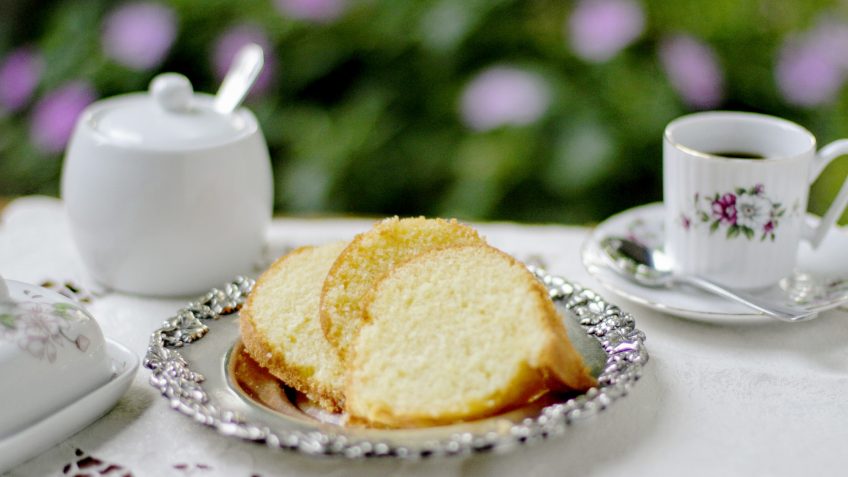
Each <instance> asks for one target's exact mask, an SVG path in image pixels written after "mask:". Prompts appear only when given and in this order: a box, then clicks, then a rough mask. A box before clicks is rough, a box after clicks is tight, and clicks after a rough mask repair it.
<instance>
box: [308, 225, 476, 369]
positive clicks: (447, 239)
mask: <svg viewBox="0 0 848 477" xmlns="http://www.w3.org/2000/svg"><path fill="white" fill-rule="evenodd" d="M483 244H485V241H484V240H483V239H482V238H481V237H480V236H479V235H478V234H477V232H476V231H475V230H474V229H472V228H471V227H468V226H466V225H462V224H460V223H458V222H457V221H456V220H443V219H426V218H424V217H416V218H404V219H399V218H398V217H392V218H389V219H385V220H383V221H381V222H379V223H377V224H376V225H375V226H374V228H372V229H371V230H369V231H367V232H364V233H362V234H359V235H357V236H356V237H355V238H354V239H353V241H351V243H350V244H349V245H348V246H347V247H346V248H345V249H344V251H342V252H341V254H340V255H339V258H338V259H337V260H336V262H335V263H334V264H333V266H332V268H331V269H330V271H329V273H328V274H327V278H326V280H325V281H324V287H323V290H322V292H321V309H320V315H321V329H322V330H323V331H324V336H325V337H326V338H327V340H328V341H329V342H330V343H332V344H333V346H334V347H335V348H336V350H337V352H338V353H339V356H340V357H341V358H342V361H343V362H345V361H346V359H347V354H348V350H349V348H350V346H351V343H352V341H353V339H354V338H355V337H356V335H357V334H358V332H359V328H360V327H361V326H362V323H363V322H364V320H365V314H364V309H363V299H364V298H365V295H366V294H367V293H368V291H369V290H370V289H371V288H373V286H374V284H375V283H377V281H378V280H379V279H380V278H381V277H382V276H383V275H385V274H387V273H388V272H390V271H391V270H392V269H393V268H394V267H395V266H397V265H398V264H400V263H403V262H405V261H407V260H409V259H411V258H413V257H415V256H417V255H419V254H421V253H423V252H426V251H429V250H433V249H439V248H444V247H449V246H457V245H483Z"/></svg>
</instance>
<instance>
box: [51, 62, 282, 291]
mask: <svg viewBox="0 0 848 477" xmlns="http://www.w3.org/2000/svg"><path fill="white" fill-rule="evenodd" d="M272 189H273V184H272V176H271V165H270V160H269V157H268V149H267V146H266V144H265V139H264V137H263V136H262V131H261V130H260V129H259V126H258V124H257V122H256V118H255V117H254V116H253V114H252V113H251V112H250V111H248V110H247V109H246V108H240V109H238V110H236V111H235V112H233V113H231V114H221V113H219V112H217V111H215V110H214V108H213V97H212V96H210V95H205V94H193V93H192V90H191V85H190V84H189V83H188V80H187V79H185V78H184V77H182V76H179V75H174V74H167V75H161V76H159V77H157V78H156V79H154V81H153V82H152V83H151V93H150V94H148V93H135V94H128V95H123V96H116V97H114V98H109V99H105V100H102V101H98V102H97V103H95V104H93V105H91V106H89V107H88V108H87V109H86V110H85V111H84V112H83V114H82V116H81V117H80V119H79V121H78V123H77V125H76V129H75V130H74V133H73V136H72V138H71V142H70V144H69V146H68V151H67V154H66V157H65V163H64V167H63V171H62V197H63V199H64V201H65V206H66V209H67V213H68V218H69V221H70V226H71V232H72V235H73V238H74V241H75V242H76V245H77V249H78V250H79V252H80V255H81V256H82V259H83V262H84V263H85V265H86V268H87V269H88V271H89V272H90V273H91V275H92V276H93V277H94V279H95V280H97V281H98V282H100V283H102V284H104V285H106V286H108V287H111V288H114V289H117V290H120V291H126V292H131V293H139V294H145V295H188V294H195V293H201V292H203V291H206V290H209V289H210V288H212V287H214V286H221V285H222V284H224V283H225V282H226V281H228V280H231V279H232V278H234V277H235V276H236V275H238V274H244V273H248V272H250V271H252V268H253V266H254V265H255V264H256V263H257V262H258V261H259V259H260V257H261V253H262V248H263V246H264V242H265V233H266V232H267V227H268V225H269V223H270V220H271V207H272V199H273V198H272Z"/></svg>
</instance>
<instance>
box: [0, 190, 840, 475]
mask: <svg viewBox="0 0 848 477" xmlns="http://www.w3.org/2000/svg"><path fill="white" fill-rule="evenodd" d="M371 224H372V221H371V220H352V219H315V220H304V219H275V221H274V223H273V225H272V228H271V230H270V231H269V237H268V238H269V244H270V250H271V253H272V254H273V253H275V251H281V250H283V249H284V248H285V247H289V246H297V245H302V244H318V243H325V242H328V241H332V240H337V239H346V238H347V239H349V238H351V237H352V236H353V235H354V234H355V233H358V232H361V231H364V230H366V229H368V228H369V227H370V225H371ZM475 226H476V227H477V228H478V229H479V230H480V231H481V232H482V233H483V234H484V235H485V236H486V237H487V238H488V239H489V241H490V243H492V244H493V245H495V246H497V247H499V248H501V249H503V250H505V251H507V252H509V253H511V254H513V255H515V256H516V257H518V258H520V259H528V258H530V257H534V256H535V257H538V258H541V259H542V260H543V261H544V262H545V263H547V265H548V269H549V270H550V271H551V272H553V273H555V274H559V275H562V276H565V277H567V278H568V279H570V280H572V281H576V282H578V283H581V284H583V285H585V286H587V287H590V288H592V289H594V290H596V291H598V292H601V294H602V295H604V296H605V298H607V299H609V300H610V301H612V302H613V303H616V304H618V305H620V306H621V307H622V308H623V309H624V310H626V311H628V312H630V313H632V314H633V316H634V317H635V318H636V323H637V326H638V327H639V328H640V329H642V330H643V331H644V332H645V334H646V335H647V342H646V344H647V348H648V351H649V353H650V356H651V360H650V362H649V363H648V365H647V366H646V368H645V373H644V375H643V377H642V379H641V380H640V381H639V383H638V384H637V385H636V386H635V388H634V389H633V391H632V393H631V394H630V395H628V396H627V397H625V398H624V399H622V400H620V401H618V402H616V403H615V404H614V405H613V406H611V407H610V408H609V409H607V410H606V411H604V412H603V413H601V414H600V415H598V416H597V417H596V418H593V419H592V420H589V421H587V422H581V423H578V424H576V425H573V426H571V427H570V428H569V429H568V431H567V432H566V434H565V435H563V436H561V437H558V438H555V439H552V440H548V441H545V442H542V443H539V444H536V445H534V446H531V447H526V448H519V449H517V450H515V451H514V452H512V453H509V454H504V455H482V456H473V457H470V458H465V459H449V460H441V461H424V462H417V463H414V462H412V463H411V462H398V461H392V460H378V461H343V460H338V459H315V458H308V457H304V456H300V455H297V454H292V453H289V452H285V451H274V450H271V449H268V448H265V447H263V446H261V445H257V444H251V443H247V442H242V441H239V440H236V439H233V438H226V437H222V436H219V435H217V434H215V433H214V432H213V431H212V430H210V429H208V428H205V427H203V426H201V425H199V424H197V423H195V422H193V421H192V420H191V419H189V418H186V417H184V416H182V415H180V414H178V413H176V412H175V411H173V410H171V409H170V408H169V407H168V403H167V402H166V400H165V399H163V398H162V397H160V395H159V394H158V392H157V391H156V390H155V389H154V388H153V387H151V386H150V385H149V384H148V378H149V371H148V370H147V369H144V368H141V369H140V370H139V372H138V374H137V376H136V377H135V380H134V382H133V383H132V386H131V387H130V389H129V391H128V392H127V393H126V394H125V395H124V396H123V398H121V400H120V401H119V402H118V404H117V405H116V406H115V408H114V409H112V411H110V412H109V413H108V414H106V415H105V416H104V417H102V418H101V419H99V420H98V421H96V422H95V423H94V424H92V425H91V426H89V427H87V428H86V429H84V430H82V431H80V432H79V433H77V434H75V435H73V436H72V437H70V438H69V439H67V440H66V441H64V442H63V443H61V444H59V445H57V446H55V447H53V448H52V449H50V450H48V451H46V452H44V453H43V454H41V455H40V456H38V457H36V458H34V459H32V460H30V461H28V462H26V463H24V464H22V465H20V466H18V467H16V468H14V469H12V470H11V471H10V473H9V475H14V476H39V475H45V476H46V475H51V476H52V475H72V473H73V470H74V469H76V468H77V467H78V464H77V462H78V461H80V460H82V459H86V458H88V457H91V458H92V459H89V460H87V461H86V463H89V464H90V463H92V462H95V463H98V462H99V463H100V465H99V466H98V468H99V469H100V470H101V471H104V470H106V469H107V468H109V466H110V465H111V466H112V467H111V470H110V471H111V472H115V473H114V474H111V473H108V472H102V473H96V472H95V473H91V474H90V475H125V473H128V474H131V475H133V476H136V477H138V476H219V475H220V476H224V475H226V476H245V477H249V476H274V475H284V476H289V475H292V476H293V475H527V476H531V475H563V474H575V475H578V474H579V475H615V476H620V475H628V474H633V475H658V476H664V475H675V476H676V475H680V474H682V473H683V474H685V475H746V476H755V475H769V476H777V475H793V476H794V475H836V474H844V472H845V469H846V468H848V457H846V454H845V452H844V447H845V442H846V441H848V403H846V400H848V345H846V343H848V312H846V311H845V309H837V310H833V311H830V312H827V313H825V314H823V316H822V317H821V318H819V319H817V320H814V321H810V322H805V323H797V324H786V323H781V322H776V321H766V320H763V321H762V322H757V323H750V322H748V323H744V324H741V323H740V324H738V325H728V324H712V323H704V322H696V321H688V320H684V319H680V318H676V317H672V316H669V315H664V314H661V313H657V312H655V311H651V310H648V309H647V308H644V307H640V306H637V305H633V304H630V303H628V302H626V301H624V300H622V299H620V298H618V297H616V296H614V295H613V294H611V293H607V292H605V290H603V288H602V287H601V286H600V285H599V284H598V283H597V282H596V281H594V280H593V279H592V278H591V277H590V276H589V275H588V273H587V272H586V271H585V270H584V268H583V266H582V265H581V262H580V256H579V255H580V246H581V244H582V242H583V241H584V240H585V239H586V237H587V236H588V232H589V229H586V228H580V227H563V226H530V225H519V224H510V223H487V224H475ZM846 253H848V251H846ZM0 270H2V274H3V275H4V276H5V277H6V278H9V279H15V280H21V281H25V282H30V283H41V282H43V281H44V280H51V281H53V282H59V283H62V282H66V281H68V282H72V283H76V284H82V285H83V287H84V288H87V289H89V290H92V292H93V294H94V298H93V299H92V302H91V303H90V304H89V305H88V308H89V309H90V311H91V312H92V313H93V314H94V316H95V317H96V318H97V319H98V321H99V323H100V325H101V327H102V329H103V332H104V334H105V335H106V336H107V337H109V338H111V339H114V340H116V341H118V342H120V343H123V344H125V345H126V346H128V347H129V348H130V349H131V350H133V351H134V352H135V353H137V354H138V355H139V356H143V354H144V353H145V350H146V347H147V341H148V338H149V335H150V333H151V332H152V331H153V330H154V329H156V328H157V327H158V326H159V325H160V324H161V322H162V321H163V320H164V319H166V318H168V317H170V316H172V315H173V313H174V312H175V311H176V310H177V309H178V308H179V307H180V306H182V305H184V304H185V302H186V301H187V300H186V299H154V298H143V297H137V296H131V295H123V294H118V293H107V292H103V291H100V290H98V289H97V287H96V286H94V285H92V284H90V282H89V280H88V278H87V277H86V275H85V272H84V270H83V268H82V265H81V263H80V262H79V258H78V256H77V254H76V251H75V250H74V248H73V244H72V243H71V240H70V237H69V234H68V230H67V224H66V222H65V216H64V211H63V208H62V204H61V202H59V201H58V200H55V199H49V198H44V197H27V198H23V199H19V200H16V201H14V202H12V203H11V204H9V205H8V206H7V207H6V209H5V210H4V211H3V215H2V220H0ZM118 471H123V473H120V474H119V473H118Z"/></svg>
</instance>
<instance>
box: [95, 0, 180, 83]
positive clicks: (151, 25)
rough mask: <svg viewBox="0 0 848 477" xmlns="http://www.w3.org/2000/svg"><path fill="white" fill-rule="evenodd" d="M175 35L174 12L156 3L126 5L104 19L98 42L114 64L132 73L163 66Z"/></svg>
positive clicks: (175, 21) (175, 22)
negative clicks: (130, 69) (124, 67)
mask: <svg viewBox="0 0 848 477" xmlns="http://www.w3.org/2000/svg"><path fill="white" fill-rule="evenodd" d="M176 35H177V20H176V16H175V15H174V12H173V10H171V9H170V8H168V7H166V6H164V5H160V4H158V3H128V4H125V5H122V6H120V7H118V8H116V9H115V10H113V11H112V12H111V13H109V16H108V17H106V20H105V22H104V27H103V35H102V37H101V41H102V43H103V51H104V52H105V53H106V55H107V56H109V57H110V58H112V59H113V60H115V61H117V62H118V63H120V64H122V65H124V66H126V67H128V68H132V69H134V70H148V69H150V68H153V67H155V66H158V65H159V64H160V63H162V60H164V59H165V55H167V53H168V50H170V49H171V45H172V44H173V43H174V38H175V37H176Z"/></svg>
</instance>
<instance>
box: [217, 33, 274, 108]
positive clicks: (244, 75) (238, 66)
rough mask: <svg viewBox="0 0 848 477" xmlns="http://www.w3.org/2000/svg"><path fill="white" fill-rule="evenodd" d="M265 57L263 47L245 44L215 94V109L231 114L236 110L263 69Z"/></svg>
mask: <svg viewBox="0 0 848 477" xmlns="http://www.w3.org/2000/svg"><path fill="white" fill-rule="evenodd" d="M264 60H265V57H264V55H263V53H262V47H261V46H259V45H257V44H255V43H249V44H247V45H245V46H243V47H242V48H241V49H240V50H239V51H238V53H236V56H235V58H234V59H233V64H232V65H231V66H230V69H229V71H227V75H226V76H225V77H224V81H223V82H221V87H220V88H218V93H217V94H216V95H215V104H214V106H213V107H214V108H215V111H217V112H219V113H221V114H230V113H232V112H233V111H235V110H236V108H238V107H239V105H241V102H242V101H244V97H245V96H247V92H248V91H250V88H251V87H252V86H253V82H254V81H256V77H257V76H259V72H260V71H262V65H263V64H264Z"/></svg>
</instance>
